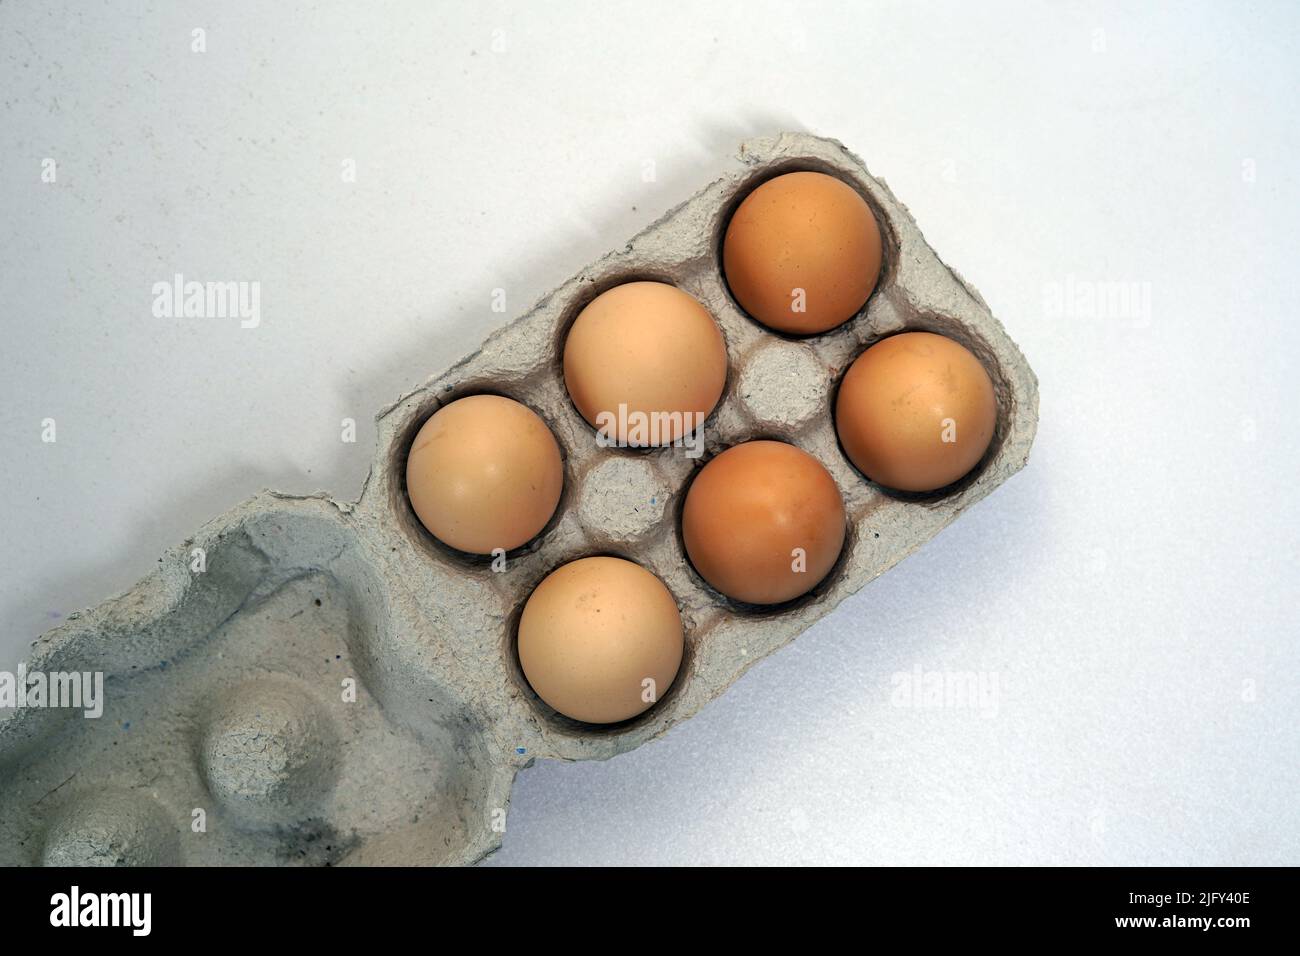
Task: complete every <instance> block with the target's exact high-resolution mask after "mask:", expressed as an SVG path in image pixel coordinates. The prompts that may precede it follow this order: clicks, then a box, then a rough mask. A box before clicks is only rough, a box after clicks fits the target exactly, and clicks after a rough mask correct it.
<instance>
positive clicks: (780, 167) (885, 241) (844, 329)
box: [710, 155, 899, 342]
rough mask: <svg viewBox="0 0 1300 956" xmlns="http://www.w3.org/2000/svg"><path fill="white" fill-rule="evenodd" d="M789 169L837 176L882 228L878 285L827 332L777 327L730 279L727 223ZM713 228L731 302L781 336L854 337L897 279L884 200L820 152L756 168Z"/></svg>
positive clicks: (716, 263)
mask: <svg viewBox="0 0 1300 956" xmlns="http://www.w3.org/2000/svg"><path fill="white" fill-rule="evenodd" d="M788 173H822V174H824V175H827V176H831V177H834V178H835V179H838V180H839V181H840V182H842V183H844V184H845V185H846V186H849V187H851V188H852V189H853V191H854V192H856V193H857V194H858V195H859V196H861V197H862V199H863V201H864V202H866V204H867V208H868V209H870V210H871V214H872V215H873V216H874V217H875V219H876V228H877V229H879V230H880V252H881V256H880V275H879V276H878V277H877V279H876V286H875V288H874V289H872V291H871V294H870V295H869V296H868V297H867V301H866V302H864V303H863V304H862V307H861V308H860V309H858V311H857V312H856V313H854V314H853V315H852V316H851V317H850V318H848V319H846V320H845V321H844V322H842V323H840V324H839V325H837V326H834V327H832V328H829V329H827V330H825V331H824V332H811V333H808V334H806V335H800V334H795V333H792V332H784V331H782V330H780V329H774V328H772V327H771V326H768V325H765V324H764V323H762V322H760V321H759V320H758V319H756V318H754V317H753V316H752V315H750V314H749V313H748V312H747V311H746V310H745V307H744V306H743V305H741V304H740V301H739V300H738V299H737V298H736V295H735V293H734V292H732V290H731V284H730V283H729V282H728V281H727V270H726V268H725V267H724V265H723V246H724V245H725V243H726V238H727V227H728V226H730V225H731V219H732V217H733V216H734V215H735V214H736V210H737V209H739V208H740V204H741V203H743V202H744V201H745V200H746V199H748V198H749V195H750V193H752V192H753V191H754V190H756V189H757V188H758V187H759V186H762V185H763V184H764V183H767V182H769V181H771V180H773V179H777V178H779V177H781V176H785V175H787V174H788ZM710 232H711V237H712V238H711V242H710V248H711V250H712V258H713V269H714V272H715V274H716V275H717V277H718V281H719V283H720V284H721V286H722V289H723V290H724V292H725V293H726V296H727V301H728V303H729V304H730V305H731V307H732V308H733V309H735V310H736V312H737V313H738V314H740V315H742V316H744V318H745V320H746V321H747V322H749V323H751V324H753V325H755V326H757V327H758V328H759V329H761V330H762V331H763V332H764V333H766V334H767V335H772V336H775V337H777V338H781V339H789V340H790V341H793V342H809V341H813V340H819V339H827V338H832V337H838V338H848V337H851V336H852V335H853V334H854V330H855V328H856V327H857V326H859V325H860V324H861V323H862V320H863V317H864V316H865V315H866V314H867V312H868V311H869V310H870V309H871V305H872V303H873V302H874V301H875V300H876V299H878V298H881V297H883V296H884V295H885V294H886V293H887V292H888V290H889V289H890V288H892V286H893V285H894V282H895V278H896V275H895V274H896V271H897V269H896V263H897V261H898V256H899V241H898V235H897V233H896V232H895V230H894V227H893V223H892V221H891V220H890V218H889V216H888V215H887V214H886V212H885V210H884V209H883V208H882V206H881V203H880V202H879V201H878V199H877V198H876V196H874V195H873V194H872V192H871V190H870V189H868V188H867V187H866V186H865V184H864V183H863V182H862V181H861V180H858V179H856V178H855V177H853V176H850V175H847V174H846V173H845V171H844V170H843V169H842V168H841V167H839V166H837V165H835V164H834V163H830V162H827V161H826V160H824V159H821V158H819V157H817V156H812V155H809V156H792V157H786V158H784V159H782V160H781V161H779V162H776V163H772V164H770V165H765V166H763V167H761V168H758V169H755V171H754V172H752V173H751V174H749V175H748V176H747V177H745V178H744V179H743V180H742V181H741V182H740V183H738V184H737V185H736V186H735V187H733V188H732V189H731V190H730V192H729V193H728V195H727V196H726V198H725V200H724V202H723V203H722V204H721V206H719V208H718V211H717V214H716V215H715V217H714V220H713V224H712V226H711V228H710Z"/></svg>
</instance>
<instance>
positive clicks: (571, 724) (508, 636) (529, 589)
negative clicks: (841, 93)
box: [502, 551, 695, 738]
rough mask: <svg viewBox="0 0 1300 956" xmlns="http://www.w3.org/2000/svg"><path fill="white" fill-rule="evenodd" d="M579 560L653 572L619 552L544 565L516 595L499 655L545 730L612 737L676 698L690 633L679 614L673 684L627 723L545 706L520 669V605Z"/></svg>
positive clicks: (687, 668) (685, 672)
mask: <svg viewBox="0 0 1300 956" xmlns="http://www.w3.org/2000/svg"><path fill="white" fill-rule="evenodd" d="M581 558H621V559H622V560H624V561H630V562H631V563H633V564H635V565H637V566H638V567H642V568H645V569H646V570H647V571H650V572H651V573H652V574H653V573H654V570H653V569H652V568H650V567H648V566H647V565H646V564H644V563H643V562H641V561H638V560H637V559H636V558H635V557H633V556H631V555H630V554H627V553H624V552H619V551H578V552H577V553H574V554H569V555H567V556H565V557H563V558H561V559H558V560H556V561H554V562H551V563H549V564H547V565H546V567H545V570H543V571H542V572H541V573H540V574H536V575H533V576H532V580H530V581H529V582H528V584H527V585H526V586H525V587H523V588H521V589H520V593H521V594H522V595H523V597H522V598H521V599H520V600H519V601H518V602H517V603H516V605H515V608H514V610H513V611H511V614H510V619H509V621H508V622H507V623H506V628H505V635H504V640H505V646H504V647H503V648H502V655H503V657H504V659H505V661H506V669H507V671H508V672H509V674H510V679H511V680H512V681H513V682H514V684H515V686H516V687H517V688H518V690H519V695H520V697H521V698H522V699H523V700H524V701H526V702H527V704H528V707H529V709H530V710H531V711H532V713H533V715H534V716H535V717H536V718H537V720H538V721H539V722H540V723H541V724H543V725H544V726H545V727H547V728H548V729H549V730H553V731H555V732H556V733H559V734H562V735H564V736H566V737H576V738H581V737H616V736H618V735H619V734H622V733H626V732H628V731H631V730H635V729H636V728H638V727H641V726H642V725H644V724H647V723H650V722H652V721H654V720H656V719H658V716H659V715H660V714H661V713H662V712H663V710H664V708H665V707H666V706H667V705H668V702H670V701H672V700H673V699H674V698H675V697H676V696H677V695H678V693H679V692H680V690H681V688H682V687H684V686H685V685H686V684H687V682H688V681H690V679H691V677H692V675H693V674H694V672H695V652H694V640H693V634H692V631H691V629H690V627H689V625H688V623H687V618H686V615H685V614H683V615H682V628H683V634H682V662H681V664H680V665H679V666H678V668H677V676H676V677H674V678H673V682H672V683H671V684H670V685H669V686H668V689H667V690H666V691H665V692H664V694H663V696H661V697H660V698H659V699H658V700H656V701H655V702H654V703H653V704H652V705H650V706H649V707H648V708H646V709H645V710H644V711H642V712H641V713H639V714H637V715H636V716H635V717H630V718H628V719H627V720H621V721H619V722H618V723H614V724H589V723H586V722H584V721H581V720H574V719H573V718H572V717H567V716H565V715H564V714H562V713H560V712H559V711H558V710H556V709H555V708H554V707H552V706H551V705H550V704H548V703H546V701H544V700H542V698H541V696H540V695H539V694H538V693H537V691H535V690H533V686H532V685H531V684H530V683H528V678H527V677H526V676H525V675H524V667H523V664H522V663H521V662H520V660H519V622H520V620H521V619H522V618H523V616H524V605H526V604H527V603H528V599H529V598H530V597H532V595H533V591H535V590H536V589H537V586H538V585H539V584H541V583H542V581H544V580H545V579H546V578H547V576H548V575H550V574H551V573H552V572H553V571H555V570H556V569H558V568H561V567H563V566H564V565H566V564H569V563H570V562H572V561H577V560H579V559H581ZM655 577H656V578H659V581H660V583H662V584H663V586H664V587H665V588H668V593H669V594H671V595H672V598H673V602H674V603H675V604H676V605H677V607H678V611H679V612H680V611H681V608H682V602H681V600H680V599H679V598H678V596H677V594H676V593H675V592H674V591H673V589H672V588H671V587H670V586H669V585H668V583H667V582H666V581H664V580H663V578H662V577H660V576H659V575H658V574H655Z"/></svg>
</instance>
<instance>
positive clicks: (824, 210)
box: [722, 172, 881, 335]
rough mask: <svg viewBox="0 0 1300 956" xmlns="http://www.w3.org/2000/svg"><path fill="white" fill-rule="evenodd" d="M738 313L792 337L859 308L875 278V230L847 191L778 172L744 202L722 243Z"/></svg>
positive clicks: (813, 177)
mask: <svg viewBox="0 0 1300 956" xmlns="http://www.w3.org/2000/svg"><path fill="white" fill-rule="evenodd" d="M722 261H723V268H724V269H725V271H726V275H727V285H728V286H730V288H731V293H732V295H734V296H735V297H736V301H737V302H739V303H740V305H741V308H743V309H744V310H745V311H746V312H748V313H749V314H750V315H751V316H753V317H754V318H755V319H757V320H758V321H759V322H762V323H763V324H764V325H766V326H768V327H770V328H773V329H777V330H779V331H781V332H789V333H791V334H793V335H811V334H814V333H817V332H825V331H826V330H827V329H833V328H835V326H837V325H841V324H842V323H844V322H847V321H848V320H849V319H851V318H853V316H855V315H857V313H858V312H859V311H860V310H861V309H862V306H863V305H864V304H866V301H867V297H868V296H870V295H871V292H872V290H873V289H875V287H876V280H877V279H879V278H880V262H881V245H880V227H879V226H878V225H876V217H875V216H874V215H872V213H871V207H870V206H868V205H867V202H866V200H865V199H863V198H862V196H860V195H859V194H858V192H857V190H855V189H854V188H853V187H852V186H849V185H848V184H846V183H844V182H842V181H841V180H838V179H836V178H835V177H834V176H828V175H826V174H825V173H807V172H804V173H786V174H785V175H784V176H777V177H776V178H775V179H769V180H768V181H767V182H765V183H763V184H762V185H761V186H759V187H758V188H757V189H755V190H754V191H753V192H752V193H750V194H749V195H748V196H746V197H745V201H744V202H742V203H741V204H740V207H739V208H738V209H737V210H736V212H735V215H733V216H732V217H731V222H730V224H728V226H727V235H726V237H725V239H724V240H723V243H722Z"/></svg>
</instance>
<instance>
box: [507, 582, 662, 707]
mask: <svg viewBox="0 0 1300 956" xmlns="http://www.w3.org/2000/svg"><path fill="white" fill-rule="evenodd" d="M682 646H683V638H682V619H681V615H680V614H679V613H678V611H677V602H676V601H674V600H673V596H672V595H671V594H670V593H669V592H668V589H667V588H666V587H664V585H663V582H661V581H660V580H659V579H658V578H657V577H655V576H654V575H653V574H651V573H650V572H649V571H647V570H646V569H645V568H643V567H641V566H640V565H637V564H633V563H632V562H631V561H624V560H623V559H622V558H605V557H601V558H581V559H579V560H577V561H573V562H570V563H569V564H566V565H564V566H562V567H560V568H557V569H556V570H555V571H552V572H551V573H550V574H549V575H547V576H546V578H545V579H544V580H543V581H542V583H541V584H539V585H538V586H537V588H536V590H534V591H533V593H532V595H531V596H530V597H529V598H528V603H527V604H525V605H524V613H523V616H522V617H521V618H520V619H519V663H520V665H521V666H522V667H523V670H524V676H525V677H527V678H528V683H529V684H530V685H531V686H532V688H533V690H535V691H537V695H538V696H539V697H541V698H542V700H544V701H546V703H548V704H550V705H551V706H552V707H554V708H555V709H556V710H558V711H559V712H560V713H562V714H564V715H565V716H567V717H572V718H573V719H574V720H581V721H584V722H586V723H589V724H612V723H616V722H618V721H620V720H628V719H629V718H631V717H635V716H636V715H637V714H639V713H641V712H642V711H644V710H646V709H647V708H649V707H650V706H652V705H653V704H654V702H655V701H657V700H658V699H659V698H660V697H662V696H663V695H664V694H665V693H666V692H667V690H668V688H669V686H671V684H672V682H673V679H674V678H675V677H676V676H677V669H678V667H680V666H681V663H682Z"/></svg>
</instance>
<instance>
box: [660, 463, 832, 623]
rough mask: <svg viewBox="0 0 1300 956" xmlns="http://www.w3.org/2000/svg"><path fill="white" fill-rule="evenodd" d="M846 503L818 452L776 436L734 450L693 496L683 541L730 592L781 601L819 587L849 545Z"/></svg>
mask: <svg viewBox="0 0 1300 956" xmlns="http://www.w3.org/2000/svg"><path fill="white" fill-rule="evenodd" d="M844 528H845V515H844V501H843V499H842V498H841V497H840V490H839V488H838V486H836V484H835V479H833V478H832V477H831V476H830V473H829V472H828V471H827V470H826V469H825V468H824V467H822V464H821V462H819V461H818V460H817V459H816V458H814V457H813V456H812V455H810V454H808V453H807V452H806V451H803V450H801V449H799V448H796V447H795V446H794V445H787V444H785V443H784V442H777V441H751V442H746V443H745V444H743V445H736V446H735V447H734V448H729V449H727V450H726V451H724V452H723V453H722V454H720V455H718V457H716V458H714V459H713V460H712V461H710V462H709V463H708V464H707V465H705V466H704V468H702V469H701V470H700V473H699V475H697V476H696V478H695V480H694V481H693V482H692V483H691V486H690V490H689V491H687V493H686V503H685V505H684V506H683V509H682V538H683V540H684V542H685V544H686V553H687V555H689V557H690V559H691V563H692V564H693V565H694V566H695V570H697V571H698V572H699V573H700V576H701V577H703V578H704V580H706V581H708V582H709V584H711V585H713V587H714V588H716V589H717V590H719V591H721V592H722V593H723V594H725V595H727V596H728V597H732V598H735V599H736V600H738V601H746V602H748V603H751V604H779V603H781V602H782V601H789V600H791V599H792V598H796V597H798V596H799V595H801V594H804V593H806V592H808V591H810V590H812V589H813V588H814V587H815V586H816V585H817V584H818V582H820V581H821V580H822V578H824V577H826V574H827V573H828V572H829V571H830V569H831V568H832V567H833V566H834V564H835V561H836V559H837V558H838V557H839V554H840V549H841V548H842V547H843V546H844Z"/></svg>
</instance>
